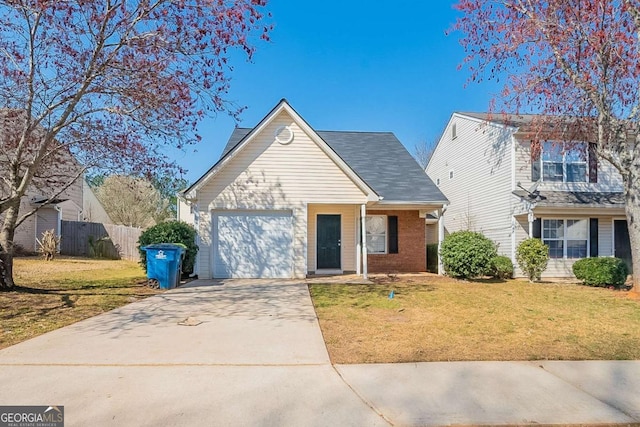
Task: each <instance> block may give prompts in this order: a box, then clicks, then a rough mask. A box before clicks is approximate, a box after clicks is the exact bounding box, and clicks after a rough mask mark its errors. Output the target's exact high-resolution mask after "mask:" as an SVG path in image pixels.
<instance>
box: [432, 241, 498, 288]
mask: <svg viewBox="0 0 640 427" xmlns="http://www.w3.org/2000/svg"><path fill="white" fill-rule="evenodd" d="M496 255H497V252H496V247H495V245H494V244H493V242H492V241H491V240H489V239H487V238H486V237H485V236H483V235H482V234H481V233H476V232H473V231H456V232H455V233H451V234H450V235H448V236H447V237H445V239H444V241H443V242H442V247H441V249H440V257H441V258H442V264H443V266H444V270H445V272H446V273H447V274H448V275H449V276H451V277H458V278H462V279H469V278H474V277H479V276H484V275H485V274H488V273H490V272H491V260H492V259H493V258H494V257H495V256H496Z"/></svg>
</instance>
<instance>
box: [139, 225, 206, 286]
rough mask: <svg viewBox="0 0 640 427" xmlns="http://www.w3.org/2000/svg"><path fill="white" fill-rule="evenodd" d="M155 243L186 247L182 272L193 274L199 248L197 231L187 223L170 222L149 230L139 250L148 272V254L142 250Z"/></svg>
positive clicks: (142, 239)
mask: <svg viewBox="0 0 640 427" xmlns="http://www.w3.org/2000/svg"><path fill="white" fill-rule="evenodd" d="M154 243H176V244H182V245H184V246H185V248H186V251H185V256H184V262H183V264H182V271H183V272H184V273H186V274H190V273H193V265H194V263H195V261H196V254H197V253H198V246H196V230H195V229H194V228H193V227H192V226H191V225H189V224H187V223H186V222H182V221H168V222H161V223H160V224H158V225H154V226H153V227H149V228H147V229H146V230H145V231H144V232H142V234H141V235H140V238H139V239H138V250H139V251H140V264H142V266H143V267H144V269H145V270H146V268H147V254H146V252H145V251H144V250H142V249H140V248H141V247H143V246H147V245H152V244H154Z"/></svg>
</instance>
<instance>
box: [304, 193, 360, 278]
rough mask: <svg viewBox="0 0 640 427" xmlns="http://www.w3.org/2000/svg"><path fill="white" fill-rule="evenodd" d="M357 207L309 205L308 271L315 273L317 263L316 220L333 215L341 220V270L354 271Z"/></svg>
mask: <svg viewBox="0 0 640 427" xmlns="http://www.w3.org/2000/svg"><path fill="white" fill-rule="evenodd" d="M358 211H359V209H358V207H357V206H353V205H309V207H308V211H307V212H308V220H307V222H308V224H309V234H308V237H309V240H308V248H307V265H308V269H309V271H316V270H317V268H316V263H317V254H316V253H317V240H316V232H317V225H316V219H317V215H318V214H335V215H340V216H341V217H342V218H341V219H342V223H341V232H342V238H341V247H340V248H341V249H340V254H341V257H342V270H343V271H356V259H355V255H356V245H357V234H356V233H357V232H356V230H357V229H356V224H357V221H358V218H359V215H358Z"/></svg>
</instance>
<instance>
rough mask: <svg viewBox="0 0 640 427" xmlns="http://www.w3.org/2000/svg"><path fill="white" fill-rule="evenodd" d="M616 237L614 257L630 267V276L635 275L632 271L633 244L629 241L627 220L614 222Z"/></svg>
mask: <svg viewBox="0 0 640 427" xmlns="http://www.w3.org/2000/svg"><path fill="white" fill-rule="evenodd" d="M613 235H614V240H615V242H614V255H615V256H616V257H617V258H621V259H623V260H624V262H625V263H626V264H627V267H629V274H631V273H633V271H632V269H631V242H630V240H629V229H628V228H627V221H626V220H621V221H619V220H615V221H613Z"/></svg>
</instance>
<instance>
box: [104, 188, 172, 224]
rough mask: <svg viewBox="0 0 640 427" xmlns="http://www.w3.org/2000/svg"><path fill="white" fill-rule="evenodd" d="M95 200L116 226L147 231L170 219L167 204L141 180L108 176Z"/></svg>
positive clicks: (154, 189)
mask: <svg viewBox="0 0 640 427" xmlns="http://www.w3.org/2000/svg"><path fill="white" fill-rule="evenodd" d="M96 197H97V198H98V200H100V203H101V204H102V206H103V207H104V210H105V211H107V214H109V217H110V218H111V219H112V220H113V221H114V222H115V223H116V224H122V225H128V226H130V227H140V228H147V227H150V226H152V225H155V224H157V223H159V222H162V221H165V220H167V219H168V218H169V217H171V212H170V211H169V209H168V207H169V201H168V200H165V199H163V198H162V196H161V194H160V192H159V191H158V190H157V189H156V188H155V187H154V186H153V184H151V182H149V181H147V180H146V179H143V178H136V177H131V176H123V175H111V176H108V177H107V178H105V180H104V182H103V183H102V185H100V187H98V188H97V189H96Z"/></svg>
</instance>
